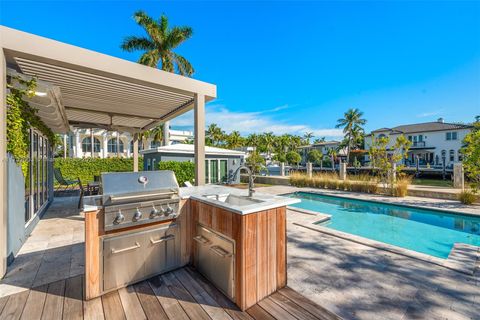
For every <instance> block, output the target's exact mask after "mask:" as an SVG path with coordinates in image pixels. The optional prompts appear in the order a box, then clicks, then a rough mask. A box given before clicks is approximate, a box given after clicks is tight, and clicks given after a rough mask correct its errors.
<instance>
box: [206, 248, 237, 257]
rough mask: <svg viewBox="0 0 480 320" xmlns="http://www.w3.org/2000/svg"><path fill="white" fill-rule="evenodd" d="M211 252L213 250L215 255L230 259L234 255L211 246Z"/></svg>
mask: <svg viewBox="0 0 480 320" xmlns="http://www.w3.org/2000/svg"><path fill="white" fill-rule="evenodd" d="M210 250H212V251H213V252H214V253H215V254H217V255H219V256H220V257H222V258H228V257H231V256H232V254H231V253H230V252H228V251H226V250H224V249H222V248H221V247H219V246H211V247H210Z"/></svg>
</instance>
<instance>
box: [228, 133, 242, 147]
mask: <svg viewBox="0 0 480 320" xmlns="http://www.w3.org/2000/svg"><path fill="white" fill-rule="evenodd" d="M226 144H227V148H229V149H235V148H239V147H241V146H243V138H242V136H241V135H240V132H238V131H232V132H231V133H230V134H229V135H228V136H227V141H226Z"/></svg>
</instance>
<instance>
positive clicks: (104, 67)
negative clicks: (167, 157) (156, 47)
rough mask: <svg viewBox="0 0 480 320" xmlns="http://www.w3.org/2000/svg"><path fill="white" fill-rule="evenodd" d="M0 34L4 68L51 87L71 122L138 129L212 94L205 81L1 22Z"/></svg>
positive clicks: (168, 117) (118, 128)
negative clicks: (9, 26) (4, 24)
mask: <svg viewBox="0 0 480 320" xmlns="http://www.w3.org/2000/svg"><path fill="white" fill-rule="evenodd" d="M0 34H1V37H0V45H1V48H0V49H1V50H3V52H4V55H5V60H6V63H7V67H8V68H10V69H13V70H15V71H16V72H19V73H22V74H24V75H27V76H31V77H35V78H37V79H38V80H40V81H43V82H44V83H48V84H50V85H51V86H52V88H56V90H57V91H58V92H57V93H58V98H57V101H56V102H57V104H58V105H59V106H60V107H61V108H62V109H63V110H64V111H63V112H61V113H62V114H65V115H66V117H67V121H68V124H69V125H70V126H76V127H87V128H89V127H97V128H105V129H109V130H118V131H131V132H140V131H144V130H147V129H150V128H152V127H154V126H156V125H157V124H159V123H162V122H165V121H167V120H170V119H172V118H175V117H176V116H178V115H180V114H182V113H185V112H187V111H189V110H191V109H192V108H193V103H194V98H195V96H197V95H201V96H204V97H205V101H206V102H208V101H210V100H212V99H214V98H216V86H215V85H213V84H210V83H206V82H202V81H198V80H195V79H192V78H187V77H183V76H180V75H177V74H173V73H170V72H165V71H162V70H159V69H156V68H151V67H147V66H144V65H141V64H138V63H135V62H131V61H127V60H123V59H119V58H116V57H112V56H109V55H106V54H102V53H99V52H95V51H91V50H87V49H84V48H80V47H76V46H72V45H69V44H66V43H62V42H59V41H55V40H52V39H47V38H44V37H40V36H37V35H34V34H30V33H26V32H22V31H19V30H15V29H11V28H7V27H4V26H0ZM52 129H54V128H52ZM58 131H62V130H58ZM58 131H57V132H58Z"/></svg>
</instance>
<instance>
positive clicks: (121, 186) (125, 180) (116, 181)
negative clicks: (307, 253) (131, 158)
mask: <svg viewBox="0 0 480 320" xmlns="http://www.w3.org/2000/svg"><path fill="white" fill-rule="evenodd" d="M102 189H103V195H104V196H106V195H108V196H115V195H117V196H120V195H127V194H128V195H134V194H152V193H155V192H160V191H174V192H177V193H178V182H177V179H176V178H175V173H174V172H173V171H171V170H160V171H140V172H108V173H102Z"/></svg>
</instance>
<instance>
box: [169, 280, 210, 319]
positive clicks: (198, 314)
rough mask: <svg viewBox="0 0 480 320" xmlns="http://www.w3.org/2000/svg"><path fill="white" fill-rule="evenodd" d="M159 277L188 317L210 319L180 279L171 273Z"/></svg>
mask: <svg viewBox="0 0 480 320" xmlns="http://www.w3.org/2000/svg"><path fill="white" fill-rule="evenodd" d="M161 277H162V280H163V281H164V282H165V284H166V285H167V286H168V288H169V289H170V291H171V292H172V293H173V295H174V296H175V297H176V298H177V300H178V302H179V303H180V305H181V306H182V308H183V310H185V312H186V313H187V315H188V316H189V317H190V319H195V320H197V319H204V320H210V317H209V316H208V314H207V313H206V312H205V310H203V309H202V307H201V306H200V305H199V304H197V303H196V301H195V299H194V298H193V297H192V295H191V294H190V293H189V292H188V291H187V290H186V289H185V288H184V287H183V286H182V284H181V283H180V281H178V279H177V278H175V276H174V275H173V274H172V273H167V274H164V275H162V276H161Z"/></svg>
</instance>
